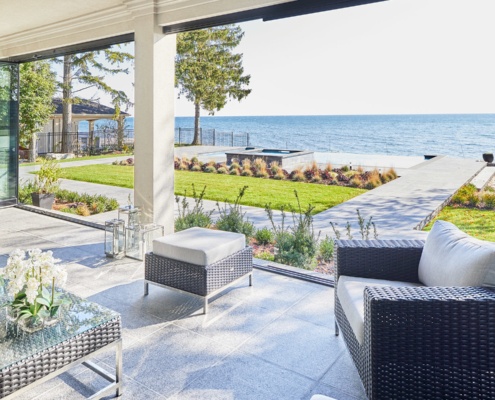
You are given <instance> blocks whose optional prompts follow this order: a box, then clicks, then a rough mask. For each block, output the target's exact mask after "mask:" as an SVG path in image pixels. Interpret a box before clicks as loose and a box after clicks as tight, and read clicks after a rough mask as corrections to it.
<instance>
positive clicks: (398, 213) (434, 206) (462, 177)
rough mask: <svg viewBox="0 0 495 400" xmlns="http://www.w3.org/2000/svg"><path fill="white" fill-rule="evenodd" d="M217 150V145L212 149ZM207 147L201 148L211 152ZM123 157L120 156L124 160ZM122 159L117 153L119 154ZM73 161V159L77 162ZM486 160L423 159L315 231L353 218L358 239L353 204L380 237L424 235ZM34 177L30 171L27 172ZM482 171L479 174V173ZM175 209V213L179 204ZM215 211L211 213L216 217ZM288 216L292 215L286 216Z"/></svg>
mask: <svg viewBox="0 0 495 400" xmlns="http://www.w3.org/2000/svg"><path fill="white" fill-rule="evenodd" d="M180 149H188V151H189V152H192V153H191V154H197V153H198V152H197V150H192V149H191V148H180ZM213 149H215V148H213ZM211 151H212V150H211V149H209V148H208V149H205V152H206V153H211ZM125 158H127V157H122V159H125ZM119 159H120V158H119ZM114 160H115V158H114V159H100V160H91V161H75V162H71V163H62V164H61V166H62V167H69V166H75V165H88V164H95V163H111V162H113V161H114ZM76 163H77V164H76ZM485 165H486V163H483V162H478V161H475V160H470V159H463V158H453V157H446V156H439V157H436V158H435V159H433V160H430V161H425V162H423V163H420V164H418V165H416V166H413V167H411V168H409V169H408V170H407V173H404V174H403V176H402V177H400V178H399V179H397V180H395V181H393V182H390V183H388V184H387V185H383V186H381V187H379V188H377V189H374V190H371V191H369V192H367V193H365V194H363V195H361V196H358V197H356V198H354V199H352V200H350V201H347V202H345V203H343V204H341V205H339V206H336V207H333V208H331V209H329V210H326V211H323V212H321V213H319V214H317V215H315V217H314V227H315V230H316V231H321V234H322V235H323V236H325V235H328V236H332V237H333V236H334V232H333V230H332V228H331V226H330V222H333V223H334V224H337V226H338V227H339V229H340V230H341V232H342V237H343V238H345V237H346V235H345V225H346V223H347V221H349V222H351V225H352V232H353V236H354V238H360V234H359V227H358V224H357V214H356V209H359V210H360V211H361V214H362V216H363V217H365V218H369V217H370V216H373V221H375V223H376V225H377V228H378V234H379V237H380V238H386V237H399V236H400V237H415V238H418V237H424V236H425V235H426V233H425V232H422V231H419V230H416V229H415V228H417V227H418V226H419V227H422V224H423V223H424V222H425V221H427V220H428V218H429V217H430V216H432V215H434V214H435V213H436V212H437V211H438V210H439V209H441V208H442V206H443V205H444V204H445V203H446V202H447V201H448V200H449V199H450V197H451V196H452V195H453V194H454V193H455V192H456V191H457V190H458V189H459V188H460V187H461V186H462V185H464V184H465V183H467V182H469V181H470V180H471V179H472V178H473V177H474V176H476V175H477V174H478V173H479V172H480V171H481V170H483V168H484V167H485ZM34 169H35V168H33V167H22V168H20V176H21V179H22V178H23V177H24V178H25V177H29V174H28V173H27V172H28V171H32V170H34ZM31 176H32V175H31ZM480 176H482V175H480ZM61 187H62V188H64V189H69V190H74V191H78V192H86V193H90V194H96V193H98V194H104V195H107V196H111V197H114V198H116V199H117V200H118V201H119V203H121V204H123V205H124V204H127V201H128V197H129V195H131V198H132V196H133V190H132V189H125V188H119V187H114V186H107V185H99V184H94V183H87V182H77V181H70V180H65V179H64V180H62V183H61ZM174 206H175V213H176V215H177V204H174ZM204 208H205V209H206V210H217V207H216V202H214V201H208V200H205V201H204ZM243 211H244V212H245V213H246V215H247V217H248V218H249V220H250V221H251V222H253V223H254V225H255V226H256V228H258V229H259V228H262V227H264V226H270V223H269V221H268V220H267V216H266V213H265V211H264V210H263V209H262V208H257V207H248V206H243ZM274 214H275V220H276V223H280V213H279V212H275V213H274ZM217 215H218V211H215V213H214V214H213V217H214V219H215V218H216V217H217ZM116 216H117V212H116V211H115V212H110V213H104V214H99V215H95V216H92V217H87V218H85V219H86V220H91V221H93V222H100V223H101V222H103V221H105V220H107V219H111V218H116ZM287 219H288V220H291V217H290V215H288V218H287Z"/></svg>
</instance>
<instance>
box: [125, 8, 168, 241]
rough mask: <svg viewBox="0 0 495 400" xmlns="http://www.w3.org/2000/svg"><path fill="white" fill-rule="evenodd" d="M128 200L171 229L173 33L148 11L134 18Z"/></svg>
mask: <svg viewBox="0 0 495 400" xmlns="http://www.w3.org/2000/svg"><path fill="white" fill-rule="evenodd" d="M135 22H136V26H135V77H134V82H135V83H134V84H135V106H134V112H135V117H134V135H135V142H134V143H135V144H134V154H135V156H134V161H135V167H134V204H135V205H136V206H139V207H141V208H142V211H143V220H144V222H155V223H158V224H161V225H163V226H165V234H167V233H172V232H173V229H174V100H175V99H174V68H175V35H163V33H162V28H161V27H160V26H158V25H157V24H156V22H155V17H154V16H153V15H146V16H142V17H138V18H136V20H135Z"/></svg>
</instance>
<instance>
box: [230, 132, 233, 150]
mask: <svg viewBox="0 0 495 400" xmlns="http://www.w3.org/2000/svg"><path fill="white" fill-rule="evenodd" d="M230 146H231V147H234V132H232V144H231V145H230Z"/></svg>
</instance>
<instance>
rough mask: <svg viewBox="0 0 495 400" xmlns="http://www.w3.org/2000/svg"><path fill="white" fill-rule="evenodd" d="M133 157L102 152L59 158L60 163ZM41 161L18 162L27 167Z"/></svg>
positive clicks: (131, 155) (20, 165)
mask: <svg viewBox="0 0 495 400" xmlns="http://www.w3.org/2000/svg"><path fill="white" fill-rule="evenodd" d="M125 156H127V157H134V155H133V154H102V155H99V156H84V157H77V158H67V159H65V160H59V162H61V163H67V162H74V161H84V160H97V159H100V158H115V157H125ZM39 164H41V162H31V163H30V162H27V163H20V164H19V167H29V166H31V165H39Z"/></svg>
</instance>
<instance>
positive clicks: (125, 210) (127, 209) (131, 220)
mask: <svg viewBox="0 0 495 400" xmlns="http://www.w3.org/2000/svg"><path fill="white" fill-rule="evenodd" d="M126 215H127V226H128V227H133V226H136V225H139V219H140V216H141V208H139V207H134V206H132V205H129V206H124V207H120V208H119V213H118V219H122V220H124V221H125V219H126Z"/></svg>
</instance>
